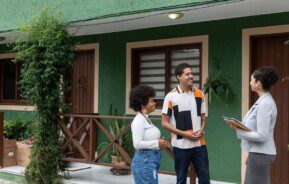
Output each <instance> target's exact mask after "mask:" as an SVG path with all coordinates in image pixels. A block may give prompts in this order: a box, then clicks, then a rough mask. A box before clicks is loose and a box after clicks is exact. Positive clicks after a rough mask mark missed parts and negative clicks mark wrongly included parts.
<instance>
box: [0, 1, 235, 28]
mask: <svg viewBox="0 0 289 184" xmlns="http://www.w3.org/2000/svg"><path fill="white" fill-rule="evenodd" d="M223 1H232V0H85V1H83V0H25V1H23V0H9V1H7V0H0V3H1V6H0V15H1V16H0V32H7V31H10V30H14V29H17V28H19V27H21V26H23V25H24V24H25V23H27V22H28V21H29V20H31V19H32V18H34V17H35V16H37V15H39V13H40V11H41V10H42V9H43V8H44V7H45V6H48V7H49V9H50V10H53V12H55V13H60V15H61V16H62V18H63V20H64V21H65V22H67V23H71V22H81V21H87V20H95V19H105V18H113V17H120V16H123V15H132V14H138V13H145V12H153V11H159V10H170V9H172V10H173V9H176V8H184V7H192V6H200V5H205V4H213V3H219V2H223Z"/></svg>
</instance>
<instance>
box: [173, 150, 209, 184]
mask: <svg viewBox="0 0 289 184" xmlns="http://www.w3.org/2000/svg"><path fill="white" fill-rule="evenodd" d="M173 150H174V156H175V170H176V174H177V184H185V183H186V181H187V173H188V168H189V166H190V163H191V162H193V164H194V167H195V170H196V174H197V177H198V179H199V184H210V173H209V159H208V152H207V147H206V146H200V147H195V148H191V149H179V148H176V147H174V148H173Z"/></svg>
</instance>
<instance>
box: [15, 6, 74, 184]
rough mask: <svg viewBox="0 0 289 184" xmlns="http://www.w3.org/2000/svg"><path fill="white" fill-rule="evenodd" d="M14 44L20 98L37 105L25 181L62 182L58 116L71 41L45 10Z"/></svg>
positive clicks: (70, 59)
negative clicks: (18, 66)
mask: <svg viewBox="0 0 289 184" xmlns="http://www.w3.org/2000/svg"><path fill="white" fill-rule="evenodd" d="M19 33H20V34H21V35H22V36H21V37H20V38H19V39H18V40H17V41H16V43H14V44H13V51H14V52H18V54H17V56H16V58H15V60H14V61H15V62H20V63H21V65H22V66H21V77H20V82H19V84H20V86H21V88H20V90H21V95H22V98H23V99H25V100H27V102H28V103H29V104H31V105H35V106H36V107H37V111H36V122H35V124H34V126H33V138H34V147H33V150H32V157H31V162H30V165H29V166H28V168H27V169H26V172H25V178H26V181H27V183H33V184H43V183H44V184H45V183H49V184H56V183H62V182H63V177H62V174H61V171H64V169H65V164H64V162H62V161H61V158H62V157H63V154H62V153H61V150H60V142H59V128H60V127H59V126H58V124H57V122H56V121H57V118H58V117H59V115H60V113H62V111H63V110H64V109H65V103H64V99H63V98H62V97H61V96H62V95H63V89H65V88H64V87H63V86H64V82H63V81H65V79H66V76H68V73H69V71H70V70H71V67H72V65H73V61H74V52H73V50H74V43H73V40H72V37H71V36H70V35H69V33H68V32H67V30H66V27H65V24H64V23H63V22H62V21H60V20H59V19H58V17H57V15H54V14H53V13H48V11H47V9H46V10H43V11H42V12H41V14H40V15H39V16H38V17H37V18H35V19H34V20H33V21H31V22H30V23H29V24H28V25H27V26H25V27H22V28H21V29H20V30H19Z"/></svg>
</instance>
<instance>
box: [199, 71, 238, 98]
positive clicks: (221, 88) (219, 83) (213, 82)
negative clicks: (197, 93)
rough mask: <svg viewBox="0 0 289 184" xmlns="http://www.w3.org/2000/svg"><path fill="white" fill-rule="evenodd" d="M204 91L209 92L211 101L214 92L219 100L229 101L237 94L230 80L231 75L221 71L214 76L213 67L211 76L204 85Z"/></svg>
mask: <svg viewBox="0 0 289 184" xmlns="http://www.w3.org/2000/svg"><path fill="white" fill-rule="evenodd" d="M203 92H204V93H205V94H208V96H209V102H211V101H212V95H213V94H214V95H215V96H216V97H217V98H218V99H219V100H222V101H225V102H228V103H230V102H232V101H233V100H234V96H235V95H234V93H233V90H232V88H231V85H230V82H229V77H228V76H227V75H226V74H225V72H224V71H219V72H218V73H217V74H216V75H215V76H213V75H212V69H211V68H210V71H209V77H208V78H207V80H206V82H205V84H204V86H203Z"/></svg>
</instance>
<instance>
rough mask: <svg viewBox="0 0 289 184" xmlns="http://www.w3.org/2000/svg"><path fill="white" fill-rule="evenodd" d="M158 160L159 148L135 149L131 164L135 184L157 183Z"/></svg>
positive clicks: (159, 157)
mask: <svg viewBox="0 0 289 184" xmlns="http://www.w3.org/2000/svg"><path fill="white" fill-rule="evenodd" d="M160 161H161V151H160V150H137V152H136V154H135V155H134V157H133V159H132V165H131V168H132V174H133V178H134V182H135V184H157V183H158V169H159V166H160Z"/></svg>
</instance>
